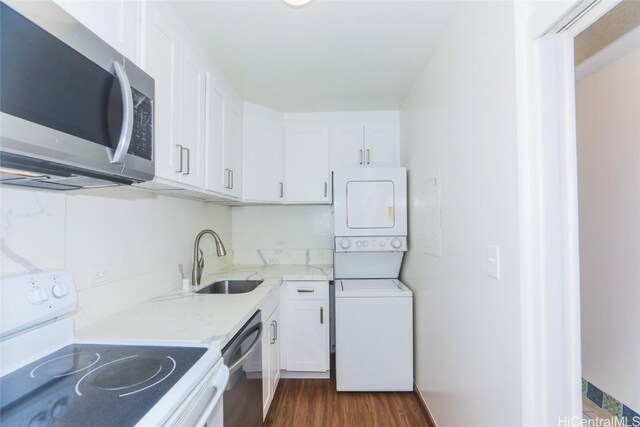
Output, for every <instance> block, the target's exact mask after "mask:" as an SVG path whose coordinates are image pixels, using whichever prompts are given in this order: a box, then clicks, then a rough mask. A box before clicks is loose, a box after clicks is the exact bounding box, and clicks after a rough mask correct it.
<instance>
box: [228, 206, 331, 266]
mask: <svg viewBox="0 0 640 427" xmlns="http://www.w3.org/2000/svg"><path fill="white" fill-rule="evenodd" d="M232 210H233V214H232V216H233V248H234V251H233V260H234V263H235V264H252V265H278V264H303V265H309V264H332V263H333V211H332V207H331V206H315V205H314V206H239V207H234V208H233V209H232Z"/></svg>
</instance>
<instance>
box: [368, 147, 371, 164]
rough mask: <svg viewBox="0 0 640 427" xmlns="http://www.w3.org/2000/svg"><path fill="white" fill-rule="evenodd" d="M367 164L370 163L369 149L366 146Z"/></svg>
mask: <svg viewBox="0 0 640 427" xmlns="http://www.w3.org/2000/svg"><path fill="white" fill-rule="evenodd" d="M367 164H368V165H370V164H371V150H370V149H368V148H367Z"/></svg>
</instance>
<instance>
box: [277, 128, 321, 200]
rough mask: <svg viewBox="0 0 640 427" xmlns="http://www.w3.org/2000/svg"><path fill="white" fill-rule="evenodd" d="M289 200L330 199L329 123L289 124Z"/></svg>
mask: <svg viewBox="0 0 640 427" xmlns="http://www.w3.org/2000/svg"><path fill="white" fill-rule="evenodd" d="M284 195H285V198H286V201H287V202H292V203H317V202H320V203H322V202H329V201H330V197H329V128H328V126H297V125H295V126H288V127H287V134H286V139H285V185H284Z"/></svg>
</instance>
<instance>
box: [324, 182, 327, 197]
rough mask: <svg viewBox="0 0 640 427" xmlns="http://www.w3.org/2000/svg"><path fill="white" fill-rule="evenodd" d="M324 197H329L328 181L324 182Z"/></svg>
mask: <svg viewBox="0 0 640 427" xmlns="http://www.w3.org/2000/svg"><path fill="white" fill-rule="evenodd" d="M324 197H327V181H325V182H324Z"/></svg>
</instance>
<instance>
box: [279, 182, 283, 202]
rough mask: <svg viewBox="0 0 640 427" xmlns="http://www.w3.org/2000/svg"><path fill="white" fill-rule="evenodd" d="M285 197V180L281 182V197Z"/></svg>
mask: <svg viewBox="0 0 640 427" xmlns="http://www.w3.org/2000/svg"><path fill="white" fill-rule="evenodd" d="M283 197H284V182H281V183H280V198H281V199H282V198H283Z"/></svg>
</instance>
